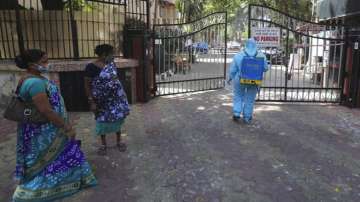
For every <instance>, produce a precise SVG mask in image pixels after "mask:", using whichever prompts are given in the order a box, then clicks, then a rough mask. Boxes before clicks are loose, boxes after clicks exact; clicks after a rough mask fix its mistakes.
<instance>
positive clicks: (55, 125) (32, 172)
mask: <svg viewBox="0 0 360 202" xmlns="http://www.w3.org/2000/svg"><path fill="white" fill-rule="evenodd" d="M15 62H16V65H17V66H18V67H19V68H22V69H26V70H27V75H26V76H25V77H23V78H22V79H21V80H20V82H19V85H18V89H17V93H18V95H19V96H20V98H21V99H22V100H25V101H32V102H33V103H34V104H35V106H36V108H37V109H38V110H39V112H40V113H42V114H43V115H44V116H45V117H46V118H47V119H48V120H49V122H48V123H45V124H35V123H19V124H18V138H17V148H16V157H17V158H16V171H15V177H16V178H17V180H18V182H19V184H18V186H17V188H16V190H15V192H14V195H13V201H15V202H23V201H24V202H30V201H31V202H32V201H34V202H35V201H36V202H41V201H53V200H57V199H61V198H63V197H66V196H69V195H72V194H74V193H76V192H78V191H79V190H81V189H83V188H86V187H90V186H94V185H96V184H97V181H96V179H95V177H94V175H93V173H92V171H91V168H90V166H89V164H88V162H87V161H86V160H85V157H84V154H83V153H82V151H81V150H80V146H79V144H78V143H77V142H76V141H75V132H74V130H73V129H72V127H71V125H69V124H68V117H67V113H66V109H65V105H64V102H63V99H62V97H61V95H60V91H59V89H58V87H57V86H56V85H55V84H54V83H53V82H52V81H50V80H48V79H46V78H45V77H43V76H42V73H45V72H47V70H48V59H47V55H46V53H45V52H43V51H41V50H36V49H31V50H27V51H25V52H24V53H22V54H20V55H19V56H17V57H16V60H15Z"/></svg>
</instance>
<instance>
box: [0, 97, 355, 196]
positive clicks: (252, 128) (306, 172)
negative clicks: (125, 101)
mask: <svg viewBox="0 0 360 202" xmlns="http://www.w3.org/2000/svg"><path fill="white" fill-rule="evenodd" d="M231 105H232V104H231V94H230V93H229V91H227V90H218V91H212V92H202V93H195V94H185V95H177V96H168V97H160V98H156V99H154V100H152V101H150V102H149V103H147V104H143V105H141V104H139V105H135V106H133V109H132V112H131V115H130V117H129V118H128V119H127V121H126V124H125V128H124V131H123V136H124V138H125V140H126V141H127V143H128V145H129V150H128V152H126V153H119V152H118V151H117V150H116V149H115V148H114V149H110V150H109V155H108V156H105V157H99V156H97V155H96V140H94V138H93V137H92V136H91V133H92V130H93V125H94V122H93V119H92V115H91V114H90V113H75V114H72V118H73V120H74V121H75V122H76V123H77V125H76V129H77V132H78V136H79V138H80V139H81V140H82V142H83V144H82V147H83V150H84V152H85V153H86V156H87V158H88V160H89V161H90V163H91V164H92V166H93V168H94V171H95V173H96V176H97V177H98V180H99V183H100V184H99V186H97V187H96V188H93V189H88V190H85V191H83V192H81V193H79V194H77V195H75V196H73V197H71V198H68V199H64V200H63V201H70V202H75V201H87V202H92V201H94V202H95V201H105V202H107V201H114V202H115V201H116V202H118V201H124V202H133V201H138V202H160V201H161V202H182V201H184V202H193V201H194V202H239V201H244V202H321V201H323V202H333V201H334V202H335V201H338V202H353V201H354V202H355V201H360V161H359V160H360V111H359V110H350V109H348V108H344V107H339V106H336V105H309V104H297V105H292V104H276V103H258V104H257V105H256V109H255V117H254V118H255V120H254V123H253V124H252V125H243V124H237V123H234V122H232V120H231ZM3 123H6V122H1V127H2V128H3V126H4V124H3ZM5 125H7V124H5ZM7 130H8V131H7V132H6V131H5V132H4V131H2V132H1V133H0V137H1V138H0V170H1V172H0V179H1V180H0V196H1V197H0V199H1V200H0V201H9V199H10V197H11V194H12V191H13V190H14V184H13V182H12V181H11V172H12V171H13V169H14V166H15V150H14V146H15V141H16V136H15V134H14V128H12V129H10V130H9V129H7ZM113 139H114V140H115V137H113Z"/></svg>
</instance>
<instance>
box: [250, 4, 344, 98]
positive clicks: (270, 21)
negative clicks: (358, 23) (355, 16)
mask: <svg viewBox="0 0 360 202" xmlns="http://www.w3.org/2000/svg"><path fill="white" fill-rule="evenodd" d="M253 7H257V8H263V9H269V10H271V11H273V12H276V13H278V14H280V15H283V16H284V17H286V19H287V20H286V21H285V22H286V24H288V22H289V20H297V21H300V22H304V23H308V24H313V25H317V26H334V24H331V23H326V22H312V21H309V20H305V19H301V18H298V17H295V16H291V15H289V14H288V13H285V12H283V11H280V10H278V9H276V8H272V7H270V6H266V5H260V4H253V3H252V4H249V6H248V38H250V37H251V29H252V26H251V25H252V22H264V23H268V24H271V25H275V27H278V28H281V29H284V30H286V50H285V57H284V58H283V61H284V59H285V61H286V63H285V66H286V72H285V74H288V73H289V70H288V65H287V63H288V60H289V59H288V58H289V56H290V55H289V50H288V49H289V35H290V33H289V32H290V31H291V32H292V33H294V34H299V35H300V36H306V37H310V38H315V39H320V40H329V41H337V42H338V41H341V42H343V43H344V44H343V45H342V46H343V49H344V50H343V52H342V55H341V57H342V58H343V60H342V63H341V64H340V71H339V74H340V76H339V81H338V82H339V83H338V85H339V87H338V88H322V87H319V88H311V87H289V86H288V79H286V75H285V86H284V87H276V86H274V87H271V86H270V87H266V86H264V87H262V86H261V88H262V89H284V90H285V91H284V99H264V100H262V99H259V98H257V100H258V101H260V102H303V103H342V102H343V101H344V94H343V89H344V82H343V81H344V77H345V74H346V73H345V71H346V69H345V68H346V60H347V51H346V50H347V48H348V44H349V40H348V28H349V27H348V26H347V25H345V24H335V27H337V28H340V27H341V28H343V33H342V39H339V38H336V39H330V38H326V37H317V36H312V35H308V34H304V33H301V32H299V31H296V30H293V29H291V28H289V27H285V26H283V25H281V24H278V23H277V22H273V21H272V20H271V19H270V20H265V19H263V18H261V19H256V18H252V8H253ZM338 30H341V29H338ZM281 34H282V32H281ZM282 37H283V36H281V38H282ZM280 40H281V39H280ZM283 65H284V64H283ZM288 89H299V90H301V89H303V90H305V89H309V90H322V89H323V90H326V91H327V90H338V91H340V93H339V100H337V101H327V100H326V101H321V100H319V101H316V100H293V99H291V100H288V98H287V92H288ZM259 94H260V91H259V93H258V95H259Z"/></svg>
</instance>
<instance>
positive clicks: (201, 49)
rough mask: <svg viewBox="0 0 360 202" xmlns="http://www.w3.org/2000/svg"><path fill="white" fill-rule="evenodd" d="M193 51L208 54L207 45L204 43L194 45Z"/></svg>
mask: <svg viewBox="0 0 360 202" xmlns="http://www.w3.org/2000/svg"><path fill="white" fill-rule="evenodd" d="M194 45H195V47H194V48H195V50H196V52H198V53H199V52H200V53H204V54H207V53H208V52H209V45H208V44H207V43H206V42H198V43H195V44H194Z"/></svg>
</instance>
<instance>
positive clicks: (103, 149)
mask: <svg viewBox="0 0 360 202" xmlns="http://www.w3.org/2000/svg"><path fill="white" fill-rule="evenodd" d="M97 154H98V155H100V156H105V155H106V145H102V146H101V147H99V149H98V151H97Z"/></svg>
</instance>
